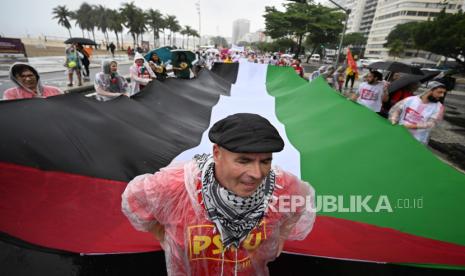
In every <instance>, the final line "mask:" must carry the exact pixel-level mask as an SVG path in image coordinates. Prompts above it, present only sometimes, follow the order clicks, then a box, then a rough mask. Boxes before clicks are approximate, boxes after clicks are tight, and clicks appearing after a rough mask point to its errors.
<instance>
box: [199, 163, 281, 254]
mask: <svg viewBox="0 0 465 276" xmlns="http://www.w3.org/2000/svg"><path fill="white" fill-rule="evenodd" d="M194 159H195V161H196V162H197V164H198V166H199V168H200V170H201V172H202V176H201V181H202V187H201V191H200V192H201V193H202V198H203V203H204V205H205V208H206V211H207V215H208V218H209V219H210V220H211V221H212V222H213V223H215V225H216V227H217V229H218V230H219V232H220V235H221V240H222V242H223V246H224V248H228V247H229V246H231V245H234V246H235V247H236V248H239V244H240V243H241V242H242V241H243V240H244V239H245V238H246V237H247V235H248V234H249V233H250V231H252V229H253V228H254V227H256V226H257V225H258V223H260V221H261V220H262V218H263V216H264V214H265V211H266V209H267V207H268V204H269V202H270V200H271V197H272V194H273V191H274V188H275V173H274V172H273V170H271V171H270V173H269V174H268V176H267V177H266V178H265V179H264V180H263V182H262V183H261V184H260V186H259V187H258V188H257V190H256V191H255V192H254V193H253V194H252V195H251V196H249V197H240V196H237V195H235V194H234V193H232V192H230V191H229V190H227V189H225V188H223V187H222V186H221V185H220V184H219V183H218V181H216V179H215V163H214V161H213V156H212V155H211V154H202V155H196V156H194Z"/></svg>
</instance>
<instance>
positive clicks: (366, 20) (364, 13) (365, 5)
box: [345, 0, 378, 37]
mask: <svg viewBox="0 0 465 276" xmlns="http://www.w3.org/2000/svg"><path fill="white" fill-rule="evenodd" d="M377 3H378V0H347V1H346V5H345V7H346V8H347V9H350V14H349V20H348V21H347V30H346V33H355V32H360V33H363V34H364V35H365V37H368V34H369V33H370V29H371V25H372V23H373V18H374V16H375V11H376V6H377Z"/></svg>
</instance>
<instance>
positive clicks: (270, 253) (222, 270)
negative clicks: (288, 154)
mask: <svg viewBox="0 0 465 276" xmlns="http://www.w3.org/2000/svg"><path fill="white" fill-rule="evenodd" d="M273 170H274V171H275V173H276V188H275V189H274V192H273V199H274V202H273V203H271V204H270V205H269V207H268V209H267V211H266V212H265V215H264V218H263V219H262V221H261V222H260V223H259V225H258V226H257V227H256V228H254V229H253V230H252V231H251V232H250V234H249V235H248V236H247V238H246V239H245V240H244V241H243V242H242V243H241V244H240V246H239V249H238V250H235V249H234V248H229V249H227V250H225V251H224V252H223V245H222V242H221V236H220V233H219V232H218V231H217V230H216V227H215V225H214V223H212V222H211V221H209V220H208V218H207V213H206V211H205V209H204V207H203V205H202V204H201V201H202V199H201V193H200V188H201V180H200V170H199V168H198V166H197V163H196V162H195V161H189V162H185V163H175V164H171V165H169V166H168V167H166V168H163V169H161V170H160V171H159V172H157V173H155V174H153V175H152V174H145V175H140V176H138V177H136V178H135V179H134V180H132V181H131V182H130V183H129V184H128V186H127V188H126V190H125V191H124V193H123V195H122V210H123V212H124V214H125V215H126V216H127V217H128V219H129V220H130V222H131V223H132V225H133V226H134V227H135V228H136V229H137V230H140V231H148V230H149V229H151V228H152V227H153V226H154V225H155V224H156V223H159V224H161V225H163V226H164V229H165V233H164V239H163V240H162V241H160V244H161V246H162V248H163V249H164V250H165V256H166V266H167V270H168V275H205V276H208V275H268V274H269V273H268V268H267V263H268V262H270V261H273V260H274V259H275V258H276V256H277V255H278V253H279V250H280V244H281V241H283V240H286V239H287V240H302V239H304V238H305V237H306V236H307V235H308V234H309V233H310V231H311V229H312V226H313V223H314V220H315V213H314V209H312V208H313V207H314V190H313V188H312V187H311V186H310V185H309V184H308V183H306V182H302V181H301V180H299V179H298V178H297V177H295V176H294V175H292V174H290V173H287V172H285V171H282V170H280V169H279V168H276V167H275V168H273ZM290 196H299V197H301V198H306V199H307V201H306V204H309V205H311V206H308V205H304V206H302V205H300V206H298V207H297V208H295V209H293V208H289V206H288V205H289V202H290V200H291V199H290ZM282 201H287V206H288V208H284V210H283V209H279V208H278V207H279V206H280V202H282ZM282 205H283V206H286V205H284V204H282Z"/></svg>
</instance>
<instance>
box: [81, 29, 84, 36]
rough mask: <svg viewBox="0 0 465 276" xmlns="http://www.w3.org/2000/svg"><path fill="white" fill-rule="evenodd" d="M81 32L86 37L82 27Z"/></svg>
mask: <svg viewBox="0 0 465 276" xmlns="http://www.w3.org/2000/svg"><path fill="white" fill-rule="evenodd" d="M81 32H82V37H84V30H83V29H81Z"/></svg>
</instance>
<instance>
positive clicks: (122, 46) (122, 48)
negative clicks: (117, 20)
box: [121, 32, 124, 50]
mask: <svg viewBox="0 0 465 276" xmlns="http://www.w3.org/2000/svg"><path fill="white" fill-rule="evenodd" d="M123 37H124V34H123V32H121V50H124V42H123Z"/></svg>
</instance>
